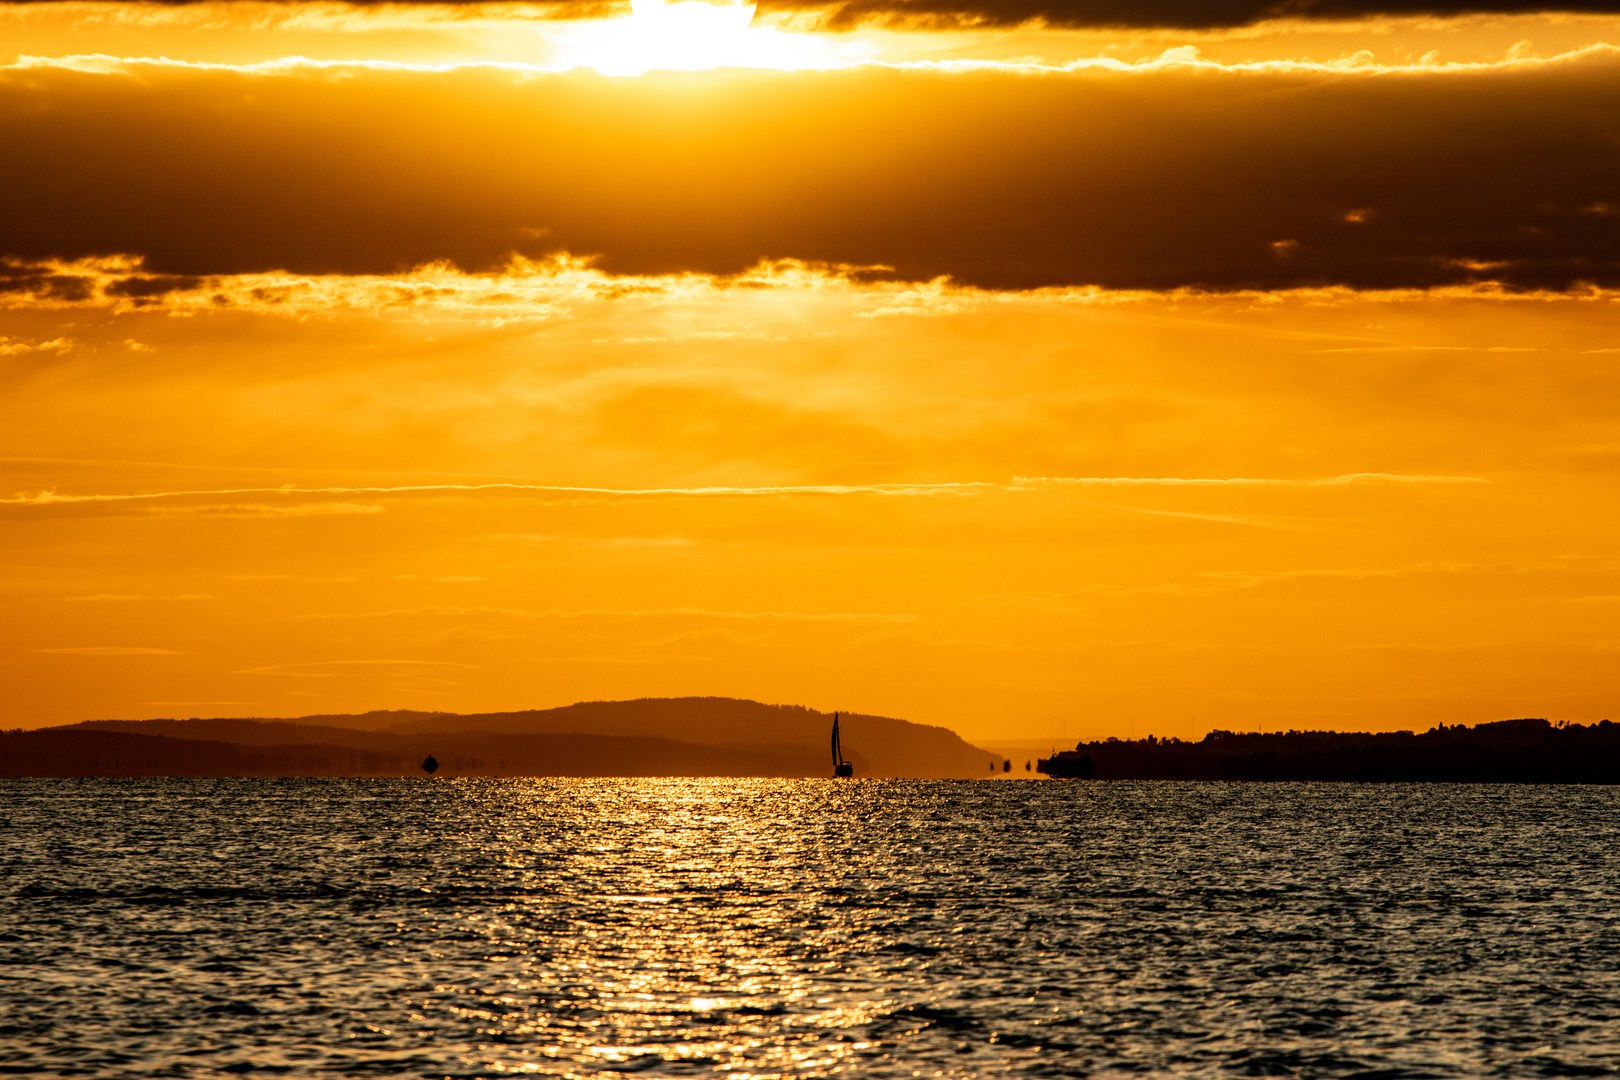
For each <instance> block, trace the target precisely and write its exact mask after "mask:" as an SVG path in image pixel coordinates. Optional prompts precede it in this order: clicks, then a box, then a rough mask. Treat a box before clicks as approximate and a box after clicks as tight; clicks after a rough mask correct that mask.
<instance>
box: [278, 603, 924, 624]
mask: <svg viewBox="0 0 1620 1080" xmlns="http://www.w3.org/2000/svg"><path fill="white" fill-rule="evenodd" d="M469 615H499V616H506V617H509V618H515V619H670V618H700V619H741V620H749V619H785V620H790V621H796V622H916V621H918V616H916V615H908V614H892V613H887V612H868V611H829V612H808V611H720V610H715V609H712V608H701V607H669V608H580V609H567V608H549V609H547V610H544V611H529V610H526V609H524V608H504V607H488V606H450V605H443V604H433V605H428V606H425V607H415V608H391V609H388V610H386V611H356V612H341V611H340V612H320V613H315V614H309V615H300V616H298V617H299V618H301V619H391V618H409V617H440V616H451V617H458V618H459V617H464V616H469Z"/></svg>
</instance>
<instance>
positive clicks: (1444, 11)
mask: <svg viewBox="0 0 1620 1080" xmlns="http://www.w3.org/2000/svg"><path fill="white" fill-rule="evenodd" d="M756 10H758V11H759V12H762V13H782V12H792V13H804V12H813V13H815V14H816V15H818V16H819V17H820V19H821V21H823V22H824V23H825V24H826V25H827V26H829V27H834V28H847V27H853V26H858V25H862V24H891V25H892V24H900V25H925V26H1017V25H1020V24H1023V23H1036V22H1038V23H1044V24H1045V25H1047V26H1062V27H1111V26H1117V27H1139V28H1176V29H1184V30H1210V29H1215V28H1218V27H1231V26H1247V25H1250V24H1252V23H1257V22H1264V21H1266V20H1268V19H1360V18H1367V17H1375V16H1417V15H1429V16H1455V15H1472V14H1492V15H1516V14H1530V13H1536V12H1543V11H1548V10H1556V11H1560V12H1570V13H1588V14H1612V13H1614V12H1617V11H1620V3H1617V2H1616V0H1569V2H1562V3H1557V4H1551V5H1549V4H1545V3H1535V2H1534V0H759V3H758V6H757V9H756Z"/></svg>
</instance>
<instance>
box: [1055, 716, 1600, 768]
mask: <svg viewBox="0 0 1620 1080" xmlns="http://www.w3.org/2000/svg"><path fill="white" fill-rule="evenodd" d="M1087 761H1089V762H1090V769H1089V770H1087V769H1086V767H1085V762H1087ZM1037 767H1038V768H1039V769H1040V770H1041V771H1042V772H1045V773H1047V774H1048V775H1054V776H1070V777H1083V776H1085V775H1086V773H1087V772H1088V771H1089V772H1090V774H1091V776H1092V777H1094V778H1095V779H1097V780H1345V781H1361V782H1397V781H1407V782H1415V781H1434V782H1449V783H1532V784H1567V783H1580V784H1614V783H1620V724H1614V723H1611V722H1610V721H1608V720H1604V721H1601V722H1599V723H1596V724H1557V725H1555V724H1552V723H1550V722H1549V721H1547V720H1544V719H1534V718H1530V719H1521V720H1498V721H1495V722H1492V723H1485V724H1477V725H1475V726H1473V727H1467V726H1464V725H1456V726H1451V727H1447V726H1446V725H1444V724H1440V725H1437V726H1435V727H1433V728H1430V729H1429V730H1428V731H1425V732H1421V733H1415V732H1411V731H1386V732H1376V733H1371V732H1335V731H1288V732H1274V733H1266V734H1261V733H1247V732H1232V731H1212V732H1210V733H1209V734H1208V735H1206V736H1205V737H1204V738H1203V739H1201V740H1199V741H1198V742H1189V741H1185V740H1181V739H1158V738H1155V737H1153V736H1151V735H1150V736H1148V737H1147V738H1145V739H1137V740H1122V739H1107V740H1103V741H1098V742H1082V743H1080V744H1078V745H1077V746H1076V747H1075V748H1074V749H1073V750H1069V751H1065V752H1063V753H1060V754H1055V755H1054V756H1053V757H1051V758H1048V759H1046V760H1043V761H1041V762H1039V763H1038V766H1037Z"/></svg>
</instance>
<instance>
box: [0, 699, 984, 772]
mask: <svg viewBox="0 0 1620 1080" xmlns="http://www.w3.org/2000/svg"><path fill="white" fill-rule="evenodd" d="M842 716H843V721H842V723H843V734H844V740H845V752H846V754H847V756H848V757H849V758H850V760H851V761H852V762H853V763H854V765H855V775H856V776H858V777H861V776H867V777H872V776H908V777H940V778H943V777H977V776H983V775H986V774H987V768H986V764H987V762H990V761H991V760H992V759H994V760H996V761H997V762H998V763H999V760H1000V759H999V757H997V756H996V755H994V754H991V753H990V752H988V751H986V750H981V749H979V748H978V747H975V746H971V745H969V744H968V743H966V742H964V741H963V740H962V738H961V737H960V736H958V735H957V734H956V733H955V732H953V731H950V730H949V729H947V728H942V727H934V726H930V725H926V724H914V723H911V722H910V721H907V720H896V719H893V718H890V717H882V716H864V715H862V714H859V713H843V714H842ZM831 730H832V714H831V713H821V712H817V711H816V710H814V709H807V708H804V707H802V706H797V705H764V704H761V703H760V702H757V701H744V700H739V699H736V698H719V697H707V698H642V699H639V700H635V701H588V702H580V703H578V704H574V705H568V706H564V707H562V708H556V709H529V710H524V711H520V712H503V713H474V714H468V715H461V714H457V713H443V712H414V711H409V710H399V711H375V712H369V713H363V714H353V715H345V714H328V715H319V716H306V717H302V718H300V719H297V720H272V719H235V718H214V719H203V718H193V719H189V720H180V719H169V720H95V721H88V722H86V723H83V724H76V725H72V726H69V727H61V728H49V729H46V731H47V732H61V733H72V732H77V733H86V732H101V733H109V734H110V733H117V734H121V735H126V736H140V737H145V738H163V739H166V740H169V741H188V742H197V741H208V742H212V743H216V744H219V745H221V746H230V747H233V748H235V750H236V752H237V753H238V755H239V757H240V760H241V761H246V760H248V759H249V758H251V759H252V760H253V761H256V762H261V764H259V765H254V766H252V767H251V768H250V767H249V766H247V765H241V764H233V762H237V761H238V759H237V758H230V757H229V756H228V755H225V756H219V757H217V759H215V761H216V764H215V765H213V766H210V767H211V768H218V769H225V770H234V769H238V768H240V769H246V770H248V771H244V772H240V773H238V772H233V771H225V772H217V773H195V772H188V771H182V772H178V773H175V774H173V775H187V776H189V775H222V776H224V775H254V776H257V775H275V776H292V775H298V776H305V775H308V776H338V775H344V776H349V775H353V776H373V775H415V774H417V773H419V772H420V768H421V761H422V759H423V758H424V757H425V756H426V755H427V754H429V753H432V754H433V755H434V756H435V757H437V758H438V760H439V761H440V762H441V763H442V764H443V766H444V768H443V770H442V771H441V775H488V776H514V775H519V776H822V775H830V774H831V769H832V766H831V764H830V760H829V758H828V740H829V736H830V732H831ZM593 740H594V741H593ZM63 745H64V746H65V745H66V744H63ZM85 745H86V746H89V745H90V744H88V743H87V744H85ZM293 747H300V748H302V749H303V750H306V751H307V750H308V749H309V748H310V747H319V748H321V750H322V752H321V754H318V755H317V754H312V753H305V754H304V756H303V757H301V758H299V759H298V761H299V762H302V764H297V765H294V764H290V763H288V762H289V761H290V759H287V755H288V754H290V753H291V752H292V751H291V748H293ZM270 748H275V749H274V752H273V753H272V751H271V749H270ZM654 750H656V754H655V753H654ZM55 752H56V751H53V753H55ZM62 752H64V753H66V751H62ZM75 752H76V753H78V751H75ZM82 753H89V754H90V755H91V757H92V758H97V757H98V754H99V751H96V750H84V751H82ZM82 753H81V755H80V756H81V757H82ZM274 754H280V755H282V757H281V758H277V759H276V760H278V761H282V764H279V765H277V764H262V763H263V762H268V761H270V759H271V757H273V756H274ZM647 755H653V756H652V757H648V756H647ZM659 755H662V756H661V757H660V756H659ZM458 757H459V759H460V760H463V761H464V762H476V763H477V764H476V765H472V764H468V765H464V766H462V765H457V764H455V762H456V761H457V760H458ZM283 759H287V760H283ZM655 759H656V760H655ZM175 760H176V761H177V762H179V761H180V760H181V759H180V758H176V759H175ZM50 761H52V762H54V763H55V764H53V765H51V766H50V767H51V768H53V769H63V768H67V769H69V771H68V772H65V773H64V772H50V773H48V775H114V774H104V773H93V774H92V773H89V772H84V771H83V769H84V768H87V766H82V765H81V764H75V763H76V762H78V761H79V758H75V757H73V756H72V755H71V754H69V756H68V757H52V758H50ZM660 762H661V764H659V763H660ZM345 763H347V764H345ZM401 763H403V764H401ZM406 766H409V767H408V768H407V767H406ZM15 767H16V766H15V764H14V763H7V762H0V775H46V774H41V773H35V772H23V773H19V772H10V773H6V772H4V770H5V769H7V768H15ZM44 767H45V766H44V765H38V766H30V768H44ZM70 767H71V768H70ZM176 767H177V768H182V767H184V768H189V766H184V765H183V762H182V763H181V764H179V765H176ZM299 769H305V770H311V771H297V770H299ZM287 770H294V771H287ZM344 770H350V771H344ZM116 775H125V774H116ZM129 775H158V774H157V773H138V774H129Z"/></svg>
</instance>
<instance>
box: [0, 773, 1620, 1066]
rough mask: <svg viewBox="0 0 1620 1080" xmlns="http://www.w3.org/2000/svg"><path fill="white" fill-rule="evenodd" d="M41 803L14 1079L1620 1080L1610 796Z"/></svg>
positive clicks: (843, 789) (18, 976) (13, 981)
mask: <svg viewBox="0 0 1620 1080" xmlns="http://www.w3.org/2000/svg"><path fill="white" fill-rule="evenodd" d="M6 783H7V787H6V789H5V794H6V801H5V804H4V805H5V815H6V816H5V824H6V827H7V829H8V832H7V843H6V845H5V848H4V851H5V856H4V858H5V863H4V870H5V873H4V875H3V876H0V919H3V920H4V925H5V926H6V927H7V932H6V935H5V936H4V937H3V938H0V962H3V963H5V964H6V965H7V969H6V970H7V971H8V972H10V975H9V976H8V978H7V980H6V981H5V983H4V984H3V985H0V1033H3V1035H4V1038H3V1039H0V1065H4V1066H5V1067H6V1069H7V1070H8V1071H11V1072H15V1073H28V1072H32V1073H35V1074H54V1073H58V1072H62V1071H66V1070H68V1069H70V1068H71V1069H72V1070H74V1071H77V1072H80V1073H111V1072H118V1073H123V1074H129V1075H136V1074H140V1075H145V1074H147V1073H150V1074H153V1075H174V1074H180V1075H189V1076H210V1077H211V1076H228V1075H234V1074H237V1073H242V1072H267V1073H276V1074H291V1075H314V1074H319V1073H326V1074H338V1075H360V1074H364V1075H371V1076H395V1075H398V1076H454V1077H468V1078H471V1077H496V1076H501V1075H508V1074H525V1073H529V1074H543V1075H556V1076H577V1077H605V1076H611V1075H615V1074H626V1073H630V1074H639V1075H644V1076H656V1077H789V1076H861V1077H867V1076H874V1077H908V1076H916V1075H940V1076H951V1077H980V1076H1017V1075H1027V1076H1052V1075H1091V1076H1104V1077H1111V1076H1118V1077H1125V1076H1140V1075H1143V1074H1144V1073H1148V1074H1166V1073H1171V1072H1174V1073H1176V1074H1179V1075H1185V1076H1192V1077H1212V1078H1213V1077H1221V1076H1231V1075H1233V1074H1242V1075H1282V1074H1290V1073H1291V1074H1296V1075H1298V1074H1307V1075H1312V1076H1322V1077H1346V1078H1348V1077H1352V1076H1366V1075H1368V1074H1369V1073H1375V1074H1378V1075H1424V1076H1436V1077H1482V1076H1490V1077H1498V1076H1499V1077H1525V1076H1541V1075H1548V1076H1551V1075H1597V1074H1599V1073H1606V1072H1609V1071H1612V1070H1613V1069H1614V1068H1615V1067H1616V1066H1617V1065H1620V1056H1617V1053H1616V1048H1615V1045H1614V1041H1613V1039H1612V1038H1610V1037H1609V1033H1608V1029H1607V1027H1606V1026H1605V1025H1603V1024H1598V1023H1592V1022H1590V1021H1589V1019H1587V1018H1589V1017H1592V1016H1599V1015H1610V1014H1612V1013H1613V1012H1614V1011H1615V1010H1616V1009H1617V1008H1620V961H1617V959H1616V958H1617V957H1620V937H1617V933H1620V932H1617V930H1616V927H1615V926H1614V925H1613V920H1612V919H1609V918H1608V917H1607V912H1609V911H1611V910H1613V908H1614V905H1615V904H1616V903H1617V902H1620V892H1617V884H1616V883H1617V881H1620V878H1617V876H1616V856H1615V854H1614V852H1615V851H1617V850H1620V844H1617V843H1616V841H1617V840H1620V803H1617V795H1616V792H1615V791H1614V790H1612V789H1604V788H1594V787H1581V786H1564V787H1557V786H1551V787H1547V786H1543V787H1534V786H1519V787H1513V786H1492V785H1464V786H1440V785H1398V784H1387V785H1354V784H1324V785H1310V784H1255V785H1248V784H1169V783H1131V782H1115V783H1091V784H1087V783H1079V782H1065V781H1047V782H1041V783H1022V784H1013V783H1002V782H995V781H985V782H974V781H868V780H855V781H847V782H846V781H776V780H740V781H739V780H681V779H669V780H645V779H643V780H595V781H592V780H559V779H552V780H494V781H465V780H454V781H443V780H436V781H409V780H357V781H343V780H316V781H308V780H148V781H105V780H102V781H96V780H60V781H53V780H24V781H18V780H11V781H7V782H6ZM1526 867H1534V868H1535V871H1534V873H1533V874H1531V873H1527V872H1526V870H1525V868H1526ZM135 1062H139V1063H140V1066H139V1070H133V1069H132V1068H131V1065H132V1064H133V1063H135Z"/></svg>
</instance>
